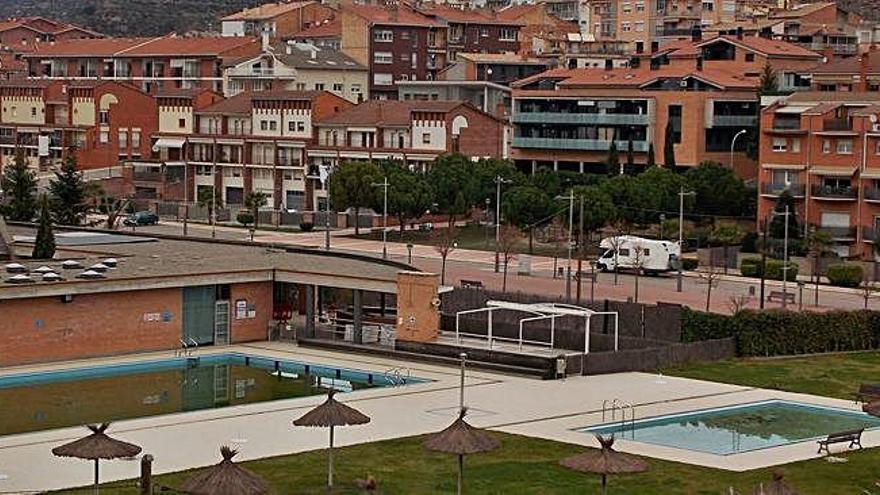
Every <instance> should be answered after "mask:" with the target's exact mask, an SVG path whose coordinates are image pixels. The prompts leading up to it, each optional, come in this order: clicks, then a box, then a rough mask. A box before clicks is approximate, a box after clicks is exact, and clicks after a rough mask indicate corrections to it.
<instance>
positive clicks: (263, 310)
mask: <svg viewBox="0 0 880 495" xmlns="http://www.w3.org/2000/svg"><path fill="white" fill-rule="evenodd" d="M230 299H231V301H230V302H231V306H232V315H231V320H230V321H231V324H232V328H231V330H232V342H253V341H255V340H266V335H267V332H268V328H269V322H270V321H271V320H272V284H271V283H269V282H255V283H251V284H234V285H233V286H232V288H231V293H230ZM242 299H243V300H245V301H247V304H248V307H251V306H253V308H254V309H255V310H256V314H255V315H254V317H253V318H243V319H237V318H236V311H235V303H236V301H239V300H242Z"/></svg>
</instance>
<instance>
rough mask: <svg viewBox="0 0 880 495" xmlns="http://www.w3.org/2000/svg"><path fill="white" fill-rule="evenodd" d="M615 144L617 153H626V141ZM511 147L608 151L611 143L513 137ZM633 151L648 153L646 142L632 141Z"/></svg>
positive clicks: (588, 140) (599, 140) (600, 140)
mask: <svg viewBox="0 0 880 495" xmlns="http://www.w3.org/2000/svg"><path fill="white" fill-rule="evenodd" d="M616 143H617V149H618V151H621V152H624V151H626V149H627V141H616ZM513 147H514V148H537V149H554V150H579V151H608V148H610V147H611V141H610V140H604V139H574V138H572V139H568V138H539V137H514V138H513ZM633 151H640V152H646V151H648V142H647V141H633Z"/></svg>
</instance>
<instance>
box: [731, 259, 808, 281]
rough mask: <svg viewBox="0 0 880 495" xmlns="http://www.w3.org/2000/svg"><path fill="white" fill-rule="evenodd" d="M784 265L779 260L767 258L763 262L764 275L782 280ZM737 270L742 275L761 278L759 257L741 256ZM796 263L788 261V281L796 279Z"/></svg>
mask: <svg viewBox="0 0 880 495" xmlns="http://www.w3.org/2000/svg"><path fill="white" fill-rule="evenodd" d="M783 266H785V263H783V262H782V261H780V260H774V259H768V260H767V262H766V264H765V270H766V272H765V275H766V277H767V278H768V279H770V280H782V276H783V270H782V267H783ZM739 271H740V273H742V275H743V277H753V278H761V258H756V257H748V258H743V259H742V261H740V264H739ZM797 275H798V265H797V263H794V262H792V261H789V262H788V273H787V278H788V281H789V282H791V281H794V280H797Z"/></svg>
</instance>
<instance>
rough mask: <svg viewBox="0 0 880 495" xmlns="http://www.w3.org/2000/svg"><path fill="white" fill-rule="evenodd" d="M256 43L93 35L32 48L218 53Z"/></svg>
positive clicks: (45, 53)
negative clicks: (87, 37) (99, 36)
mask: <svg viewBox="0 0 880 495" xmlns="http://www.w3.org/2000/svg"><path fill="white" fill-rule="evenodd" d="M258 44H259V43H258V42H257V40H256V39H255V38H248V37H221V36H210V37H179V36H162V37H158V38H97V39H76V40H69V41H60V42H57V43H49V44H46V43H43V44H41V45H39V46H38V47H37V49H36V50H35V51H34V56H41V57H79V56H86V57H110V56H114V55H125V56H131V57H145V56H151V57H161V56H179V55H183V56H220V55H223V54H224V53H226V52H228V51H231V50H236V49H239V48H243V47H247V46H248V45H253V46H254V47H257V45H258Z"/></svg>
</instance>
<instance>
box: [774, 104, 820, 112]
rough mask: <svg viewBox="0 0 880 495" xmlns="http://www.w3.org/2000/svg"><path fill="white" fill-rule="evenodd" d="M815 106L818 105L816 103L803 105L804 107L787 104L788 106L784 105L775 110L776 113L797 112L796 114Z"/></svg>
mask: <svg viewBox="0 0 880 495" xmlns="http://www.w3.org/2000/svg"><path fill="white" fill-rule="evenodd" d="M814 106H816V105H810V106H802V107H799V106H789V105H786V106H784V107H779V108H777V109H776V110H774V113H795V114H799V113H804V112H806V111H807V110H809V109H811V108H813V107H814Z"/></svg>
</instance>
